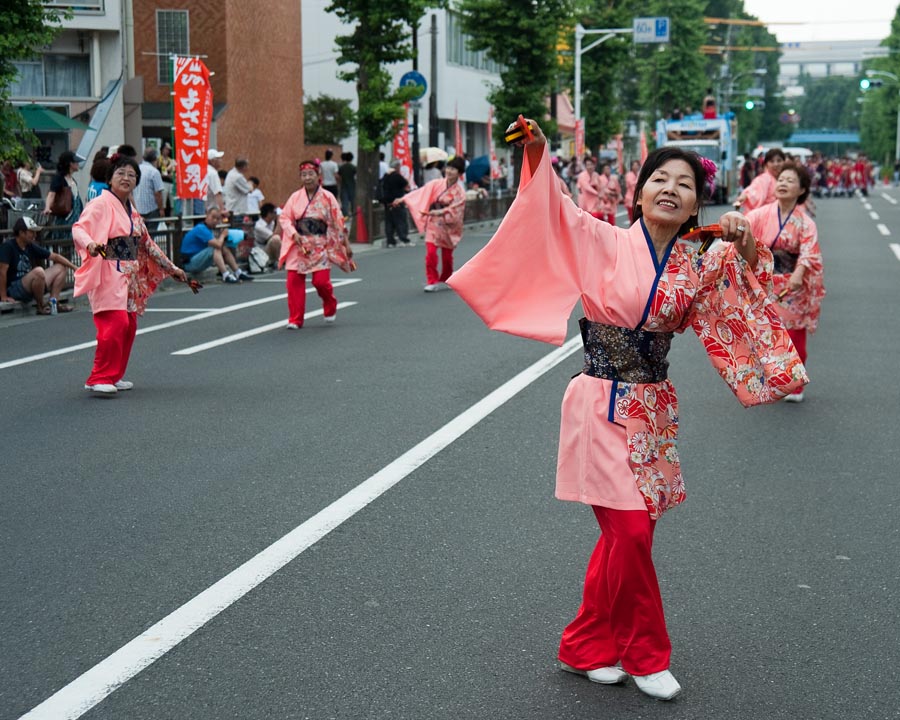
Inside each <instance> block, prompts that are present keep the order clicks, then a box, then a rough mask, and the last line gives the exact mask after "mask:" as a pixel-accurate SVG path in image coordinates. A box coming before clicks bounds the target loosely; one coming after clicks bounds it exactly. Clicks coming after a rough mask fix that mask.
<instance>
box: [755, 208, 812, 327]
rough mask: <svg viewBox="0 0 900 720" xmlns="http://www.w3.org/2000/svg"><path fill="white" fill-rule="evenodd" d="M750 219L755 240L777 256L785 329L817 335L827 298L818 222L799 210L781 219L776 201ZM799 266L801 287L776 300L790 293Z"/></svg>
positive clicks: (776, 288) (775, 279)
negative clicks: (823, 279)
mask: <svg viewBox="0 0 900 720" xmlns="http://www.w3.org/2000/svg"><path fill="white" fill-rule="evenodd" d="M747 219H748V220H749V221H750V229H751V230H752V232H753V237H755V238H757V240H759V241H760V242H761V243H763V244H764V245H766V246H767V247H769V248H770V249H771V250H772V253H773V254H774V256H775V272H774V274H773V276H772V290H773V293H774V295H773V298H776V300H775V301H776V302H777V303H778V311H779V313H780V315H781V321H782V322H783V323H784V326H785V327H786V328H788V329H789V330H809V332H815V331H816V328H817V327H818V325H819V313H820V310H821V306H822V298H824V297H825V284H824V282H823V281H822V277H823V269H822V251H821V250H820V249H819V240H818V235H817V232H816V224H815V222H813V220H812V218H810V217H809V216H808V215H807V214H806V213H805V212H803V210H802V209H801V208H800V207H796V208H794V210H793V211H792V212H790V213H788V216H787V217H785V218H781V216H780V209H779V207H778V203H777V202H773V203H770V204H768V205H764V206H763V207H761V208H757V209H756V210H753V211H751V212H749V213H748V214H747ZM797 265H803V266H804V267H805V268H806V273H805V274H804V275H803V285H802V287H801V288H800V289H799V290H796V291H793V292H790V291H789V292H788V293H787V294H786V295H785V296H784V297H783V298H782V299H781V300H777V297H778V296H779V295H780V294H781V293H782V292H783V291H784V290H787V288H788V281H789V280H790V277H791V273H792V272H793V271H794V268H795V267H796V266H797Z"/></svg>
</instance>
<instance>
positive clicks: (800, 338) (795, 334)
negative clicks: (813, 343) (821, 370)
mask: <svg viewBox="0 0 900 720" xmlns="http://www.w3.org/2000/svg"><path fill="white" fill-rule="evenodd" d="M788 335H789V336H790V338H791V342H792V343H794V347H795V348H797V354H798V355H799V356H800V359H801V360H802V361H803V364H804V365H806V330H788Z"/></svg>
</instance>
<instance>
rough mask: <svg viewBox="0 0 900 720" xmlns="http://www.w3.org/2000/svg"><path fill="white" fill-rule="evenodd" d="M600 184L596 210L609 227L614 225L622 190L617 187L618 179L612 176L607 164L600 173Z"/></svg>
mask: <svg viewBox="0 0 900 720" xmlns="http://www.w3.org/2000/svg"><path fill="white" fill-rule="evenodd" d="M600 182H601V184H602V186H603V191H602V192H601V193H600V207H599V208H598V211H599V214H598V216H597V217H599V218H600V219H601V220H606V222H608V223H609V224H610V225H615V224H616V209H617V208H618V206H619V200H620V199H621V197H622V195H621V193H622V188H621V186H620V185H619V179H618V178H617V177H616V176H615V175H613V174H612V168H611V167H610V166H609V163H604V165H603V171H602V172H601V173H600Z"/></svg>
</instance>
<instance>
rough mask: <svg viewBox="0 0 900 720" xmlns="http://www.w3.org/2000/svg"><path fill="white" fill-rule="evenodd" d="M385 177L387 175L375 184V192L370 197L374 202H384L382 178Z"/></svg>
mask: <svg viewBox="0 0 900 720" xmlns="http://www.w3.org/2000/svg"><path fill="white" fill-rule="evenodd" d="M385 177H387V173H385V175H384V176H383V177H382V178H381V179H380V180H378V181H376V182H375V191H374V192H373V193H372V197H373V198H374V199H375V202H378V203H383V202H384V178H385Z"/></svg>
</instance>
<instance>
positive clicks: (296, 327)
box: [284, 323, 300, 330]
mask: <svg viewBox="0 0 900 720" xmlns="http://www.w3.org/2000/svg"><path fill="white" fill-rule="evenodd" d="M284 327H285V329H286V330H299V329H300V326H299V325H298V324H297V323H288V324H287V325H285V326H284Z"/></svg>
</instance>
